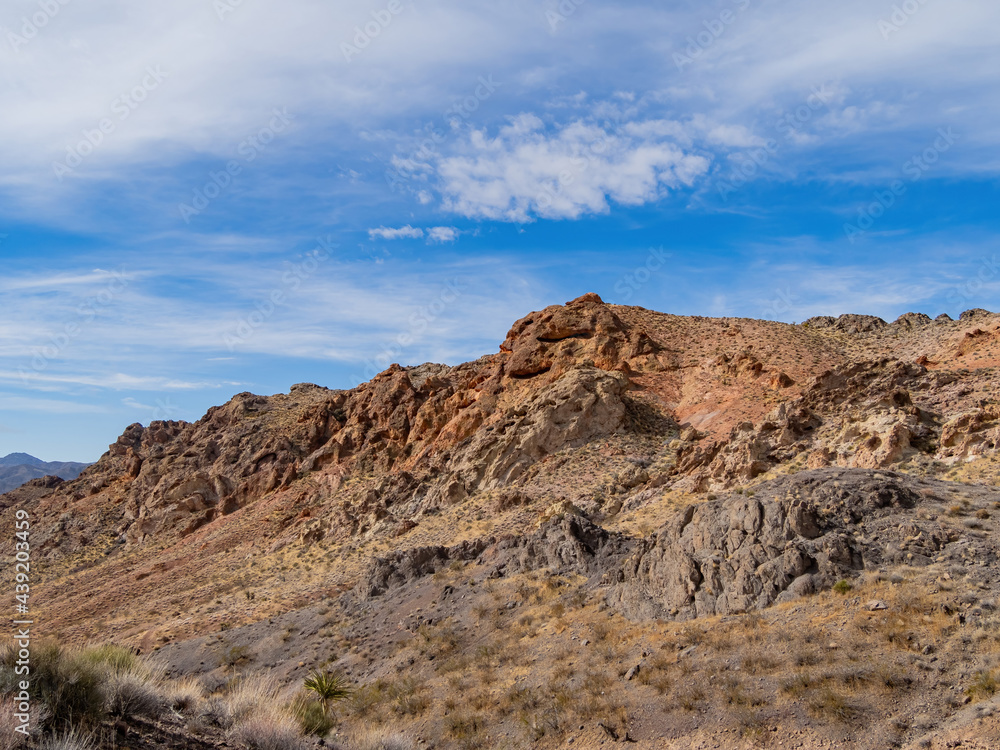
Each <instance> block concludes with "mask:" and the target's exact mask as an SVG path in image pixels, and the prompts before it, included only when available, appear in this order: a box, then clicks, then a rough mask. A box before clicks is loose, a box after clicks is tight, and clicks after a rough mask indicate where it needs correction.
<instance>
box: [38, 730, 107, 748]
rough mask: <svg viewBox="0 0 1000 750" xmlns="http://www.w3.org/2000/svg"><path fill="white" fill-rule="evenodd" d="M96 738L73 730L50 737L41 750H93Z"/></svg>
mask: <svg viewBox="0 0 1000 750" xmlns="http://www.w3.org/2000/svg"><path fill="white" fill-rule="evenodd" d="M95 747H96V745H95V743H94V738H93V736H92V735H90V734H85V733H83V732H82V731H81V730H79V729H76V728H73V729H68V730H66V731H64V732H59V733H57V734H54V735H52V736H50V737H49V738H48V739H46V740H45V741H44V742H42V744H41V750H93V749H94V748H95Z"/></svg>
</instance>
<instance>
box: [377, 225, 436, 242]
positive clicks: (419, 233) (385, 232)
mask: <svg viewBox="0 0 1000 750" xmlns="http://www.w3.org/2000/svg"><path fill="white" fill-rule="evenodd" d="M423 236H424V230H423V229H420V228H419V227H411V226H410V225H409V224H407V225H406V226H405V227H399V228H397V229H393V228H391V227H379V228H378V229H369V230H368V237H369V238H371V239H373V240H374V239H382V240H408V239H419V238H421V237H423Z"/></svg>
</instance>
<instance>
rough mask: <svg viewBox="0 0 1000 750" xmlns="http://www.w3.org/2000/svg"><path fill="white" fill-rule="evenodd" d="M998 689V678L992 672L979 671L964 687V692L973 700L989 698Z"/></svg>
mask: <svg viewBox="0 0 1000 750" xmlns="http://www.w3.org/2000/svg"><path fill="white" fill-rule="evenodd" d="M997 690H1000V680H997V678H996V676H995V675H994V674H993V673H992V672H980V673H979V674H977V675H976V679H975V680H974V681H973V683H972V684H971V685H969V687H967V688H966V689H965V694H966V695H967V696H969V697H970V698H973V699H975V700H981V699H983V698H989V697H990V696H992V695H993V694H994V693H996V692H997Z"/></svg>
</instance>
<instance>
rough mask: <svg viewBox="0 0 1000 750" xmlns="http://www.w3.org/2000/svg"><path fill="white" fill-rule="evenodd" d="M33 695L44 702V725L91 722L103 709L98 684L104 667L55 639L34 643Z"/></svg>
mask: <svg viewBox="0 0 1000 750" xmlns="http://www.w3.org/2000/svg"><path fill="white" fill-rule="evenodd" d="M31 677H32V679H31V693H32V697H33V698H34V699H35V700H36V701H37V702H38V703H39V704H41V705H43V706H45V708H46V713H47V715H48V721H47V722H46V725H47V727H56V726H58V727H67V726H68V725H73V724H77V723H94V722H96V721H99V720H100V719H101V717H102V715H103V713H104V691H103V690H102V689H101V686H102V684H103V682H104V680H105V677H106V671H105V670H104V669H102V668H101V666H100V665H99V664H98V663H96V662H95V661H94V660H93V659H91V658H88V657H81V655H80V653H79V652H74V651H70V650H67V649H63V648H62V647H60V646H59V645H58V644H55V643H44V644H42V645H40V646H37V647H36V648H35V649H34V652H33V653H32V670H31Z"/></svg>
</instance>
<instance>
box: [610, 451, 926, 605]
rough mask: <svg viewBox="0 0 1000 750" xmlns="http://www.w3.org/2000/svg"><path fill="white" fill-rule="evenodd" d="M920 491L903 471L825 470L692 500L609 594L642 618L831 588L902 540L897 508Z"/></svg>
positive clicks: (638, 555)
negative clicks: (872, 536) (867, 536)
mask: <svg viewBox="0 0 1000 750" xmlns="http://www.w3.org/2000/svg"><path fill="white" fill-rule="evenodd" d="M920 500H921V497H920V495H919V494H918V493H917V492H916V491H915V490H914V489H913V488H912V487H911V486H909V484H908V483H907V482H906V481H903V480H901V478H900V477H899V476H897V475H894V474H875V473H871V472H864V471H850V470H848V471H840V470H821V471H818V472H813V473H810V474H809V475H806V476H805V477H789V478H785V479H781V480H776V481H774V482H772V483H769V484H766V485H763V486H761V487H760V488H759V490H758V491H757V492H756V493H755V495H754V496H753V497H746V496H742V495H733V496H728V497H725V498H722V499H719V500H714V501H710V502H707V503H704V504H702V505H699V506H692V507H689V508H687V509H686V510H685V511H683V512H682V513H680V514H678V516H677V517H676V518H675V519H674V520H673V521H672V522H670V523H668V524H667V525H666V526H664V527H663V528H662V529H660V531H658V532H656V533H655V534H653V535H652V536H651V537H650V538H648V539H646V540H644V541H643V542H641V543H640V545H639V547H638V549H637V550H636V552H635V553H634V554H633V556H632V557H631V558H630V559H629V560H628V561H627V562H626V564H625V565H624V567H623V569H622V571H621V574H620V576H619V583H618V585H617V586H616V587H614V588H613V589H612V591H611V593H609V595H608V599H609V602H610V603H612V604H613V605H614V606H616V607H618V608H620V609H621V610H622V612H623V613H625V614H626V615H627V616H628V617H631V618H635V619H642V618H650V617H662V618H673V619H691V618H694V617H703V616H707V615H725V614H733V613H738V612H747V611H750V610H753V609H760V608H763V607H766V606H768V605H770V604H772V603H773V602H776V601H780V600H781V599H782V598H783V597H784V598H787V597H794V596H799V595H803V594H809V593H812V592H814V591H817V590H820V589H823V588H828V587H830V586H832V585H833V584H834V583H835V582H836V581H838V580H840V579H841V578H844V577H846V576H848V575H850V574H851V573H853V572H855V571H858V570H862V569H864V568H865V566H866V563H870V562H872V561H873V560H875V559H877V560H878V561H881V559H882V557H883V555H884V554H885V553H886V550H893V549H895V550H896V551H899V550H901V542H902V537H901V533H900V532H899V531H898V530H894V529H893V526H892V524H893V515H894V514H896V513H898V512H899V511H900V510H904V509H910V508H913V507H914V506H915V505H916V504H917V503H918V502H920ZM862 524H863V525H864V526H865V531H867V532H868V533H872V532H873V531H874V530H875V529H876V528H881V531H880V533H878V542H877V543H876V542H871V541H869V542H864V541H860V540H859V539H858V538H857V536H856V533H857V532H858V531H859V530H860V529H861V526H862ZM927 536H928V538H930V539H933V538H940V535H937V537H935V536H934V535H933V534H928V535H927Z"/></svg>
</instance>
